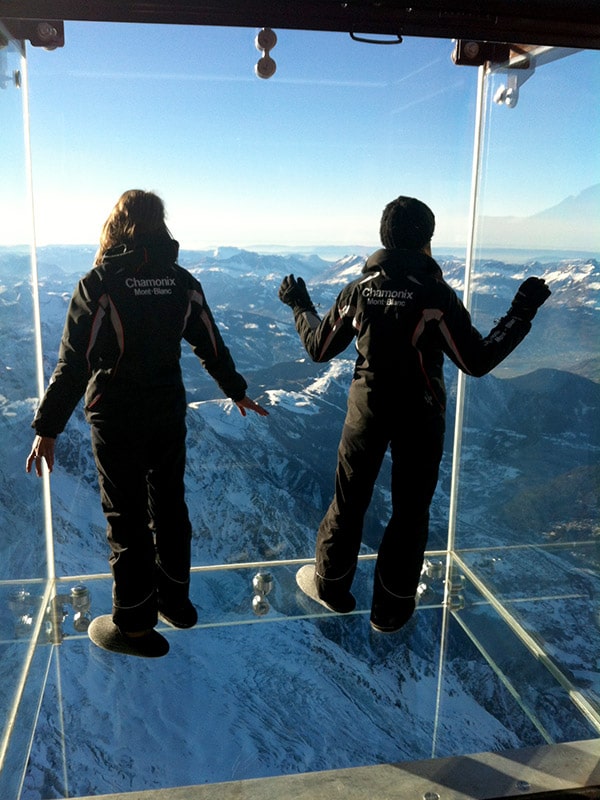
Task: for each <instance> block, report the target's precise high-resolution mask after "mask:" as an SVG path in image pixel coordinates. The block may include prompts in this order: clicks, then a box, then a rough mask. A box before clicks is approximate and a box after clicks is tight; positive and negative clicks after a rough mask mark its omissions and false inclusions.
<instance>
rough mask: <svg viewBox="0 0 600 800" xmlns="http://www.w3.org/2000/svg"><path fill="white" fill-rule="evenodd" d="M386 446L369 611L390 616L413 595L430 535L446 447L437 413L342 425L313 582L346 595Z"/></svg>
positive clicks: (329, 594)
mask: <svg viewBox="0 0 600 800" xmlns="http://www.w3.org/2000/svg"><path fill="white" fill-rule="evenodd" d="M388 446H389V447H390V449H391V456H392V468H391V497H392V514H391V517H390V519H389V522H388V524H387V527H386V528H385V530H384V532H383V536H382V538H381V542H380V545H379V549H378V553H377V560H376V564H375V579H374V585H373V610H375V609H377V613H378V614H382V613H383V614H389V615H394V613H396V612H397V611H400V610H401V608H402V599H406V598H408V597H414V596H415V594H416V591H417V586H418V584H419V578H420V574H421V569H422V566H423V558H424V555H425V548H426V545H427V537H428V534H429V507H430V505H431V500H432V498H433V494H434V491H435V488H436V485H437V480H438V474H439V465H440V461H441V458H442V453H443V446H444V417H443V416H425V415H423V417H422V418H419V416H416V417H414V416H412V415H408V414H406V413H403V412H402V411H401V410H400V409H398V412H397V415H396V416H395V418H394V419H392V420H388V421H387V422H386V423H381V422H380V421H379V420H375V419H374V418H373V417H371V418H370V419H367V420H365V421H364V422H363V424H361V427H360V428H358V427H355V426H353V425H350V424H348V422H346V424H345V425H344V428H343V431H342V436H341V440H340V443H339V447H338V461H337V468H336V475H335V495H334V498H333V500H332V502H331V504H330V506H329V509H328V510H327V513H326V514H325V517H324V518H323V520H322V522H321V524H320V526H319V531H318V535H317V545H316V585H317V590H318V592H319V594H320V595H321V596H322V597H323V598H324V599H326V600H327V599H329V600H330V601H331V602H332V603H333V604H335V602H336V598H343V597H344V596H345V595H347V594H348V592H349V591H350V588H351V586H352V581H353V578H354V574H355V571H356V566H357V560H358V554H359V550H360V545H361V541H362V531H363V521H364V517H365V513H366V511H367V509H368V507H369V503H370V501H371V497H372V494H373V488H374V486H375V481H376V479H377V476H378V474H379V471H380V468H381V464H382V462H383V458H384V456H385V453H386V451H387V448H388Z"/></svg>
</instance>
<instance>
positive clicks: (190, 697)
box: [2, 544, 600, 800]
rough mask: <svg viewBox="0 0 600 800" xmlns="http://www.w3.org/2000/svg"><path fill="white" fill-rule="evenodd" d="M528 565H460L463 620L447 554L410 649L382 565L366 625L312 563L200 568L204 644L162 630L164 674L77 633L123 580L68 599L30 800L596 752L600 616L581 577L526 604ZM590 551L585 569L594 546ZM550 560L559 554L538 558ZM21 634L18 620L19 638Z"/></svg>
mask: <svg viewBox="0 0 600 800" xmlns="http://www.w3.org/2000/svg"><path fill="white" fill-rule="evenodd" d="M519 550H520V549H519V548H515V549H514V550H513V551H511V550H507V549H506V548H503V550H502V557H501V558H500V557H499V556H498V557H497V556H496V554H494V553H493V552H488V551H486V554H485V558H484V557H483V556H482V553H481V551H479V552H478V553H472V554H471V553H465V554H463V556H462V558H461V559H460V560H459V559H457V560H456V562H455V564H454V567H453V573H452V576H451V584H450V606H451V607H452V609H453V610H451V611H446V609H445V608H444V606H443V604H442V600H443V588H444V579H445V575H444V563H443V560H442V559H443V556H439V557H436V556H435V555H434V556H431V558H430V560H429V562H426V563H427V566H428V569H427V570H426V571H425V572H424V574H423V582H422V585H421V587H420V595H421V599H420V604H419V607H418V609H417V612H416V614H415V616H414V617H413V619H412V620H411V621H410V622H409V623H408V625H407V626H406V627H405V628H404V629H403V630H402V631H401V632H400V633H398V634H395V635H392V636H385V635H381V634H376V633H375V632H373V631H372V630H371V628H370V626H369V614H368V598H369V594H370V585H371V575H372V569H373V563H374V562H373V560H372V559H370V558H364V559H361V561H360V564H359V571H358V573H357V578H356V580H355V594H356V596H357V601H358V606H357V611H355V612H354V613H352V614H349V615H345V616H341V615H334V614H331V613H329V612H327V611H326V610H324V609H320V607H318V606H316V605H315V604H313V603H312V602H311V601H310V600H308V599H307V598H305V597H304V595H302V594H301V593H300V591H299V590H298V589H297V587H296V585H295V579H294V576H295V572H296V570H297V568H298V564H299V563H305V562H300V561H299V562H287V563H284V562H279V563H270V564H265V565H257V564H254V565H246V566H243V567H223V568H220V569H219V568H214V567H211V568H206V569H204V568H196V569H195V570H194V572H193V583H192V598H193V600H194V602H195V603H196V605H197V606H198V608H199V610H200V623H199V624H198V626H197V627H196V628H194V629H193V630H188V631H180V630H174V629H171V628H165V627H164V626H162V627H160V628H159V629H160V630H162V631H163V632H164V633H165V635H166V636H167V638H168V639H169V642H170V645H171V650H170V652H169V654H168V655H167V656H166V657H165V658H161V659H156V660H148V659H136V658H131V657H127V656H120V655H115V654H111V653H107V652H104V651H102V650H100V649H98V648H97V647H95V646H94V645H93V644H92V643H91V642H90V641H89V639H88V637H87V634H86V633H85V632H83V631H82V630H79V631H77V630H76V627H79V628H80V629H81V627H84V626H82V624H81V619H82V618H85V616H86V615H87V614H89V615H91V616H96V615H98V614H102V613H108V612H110V607H111V581H110V578H109V577H108V576H86V577H85V580H79V579H77V580H64V581H61V582H59V586H58V588H57V591H58V593H59V594H60V595H61V596H63V599H64V598H67V599H66V601H65V603H64V605H62V604H61V602H59V603H58V604H55V615H54V616H55V620H54V622H55V623H60V622H62V630H63V632H64V638H63V640H62V644H61V645H60V646H52V644H51V641H50V640H51V639H52V636H53V633H52V629H53V625H52V621H50V622H49V623H47V624H46V626H45V628H44V630H42V631H41V637H42V639H43V638H44V637H46V638H47V639H48V646H38V647H37V648H35V655H34V662H33V664H32V670H31V671H33V673H34V674H35V673H36V671H37V672H38V674H40V673H43V674H44V681H43V685H44V689H43V692H42V694H41V697H33V696H32V697H28V693H27V692H25V695H24V703H25V705H27V704H29V705H30V707H31V708H32V710H31V711H30V712H25V713H23V712H20V714H19V719H20V720H29V724H30V725H31V724H32V723H31V720H33V721H34V725H33V727H31V728H30V729H23V728H22V727H21V728H19V725H17V726H16V727H17V730H16V732H15V736H13V739H16V741H17V745H15V746H16V747H18V746H19V744H20V746H21V748H22V749H24V751H25V752H27V751H29V759H28V763H27V765H26V766H25V765H23V767H24V781H23V783H22V790H21V788H19V787H18V786H17V785H16V782H17V781H19V782H20V780H21V778H20V770H15V777H14V780H15V794H14V797H19V798H23V800H50V798H64V797H78V796H85V795H98V794H109V793H117V792H130V791H142V790H147V789H157V788H168V787H176V786H191V785H197V784H206V783H218V782H223V781H239V780H244V779H248V778H260V777H267V776H274V775H292V774H296V773H306V772H313V771H317V770H332V769H340V768H347V767H357V766H368V765H377V764H385V763H394V762H399V761H407V760H419V759H428V758H432V757H435V758H440V757H445V756H454V755H463V754H466V753H475V752H482V751H503V750H508V749H514V748H524V747H533V746H538V745H544V744H554V743H561V742H569V741H580V740H585V739H592V738H596V737H598V735H599V733H600V730H599V728H598V726H597V718H598V714H599V710H600V704H599V702H598V697H599V691H598V688H599V687H598V669H597V668H598V661H597V660H598V653H600V631H599V629H598V625H597V624H591V621H592V620H591V616H590V615H591V614H592V611H591V610H590V609H593V607H592V605H591V604H590V602H589V598H583V597H578V596H577V591H576V587H575V586H574V585H573V581H572V575H571V579H570V580H567V578H568V576H567V575H565V585H564V586H561V585H556V584H554V585H552V586H548V587H547V591H546V592H537V593H536V596H535V597H528V596H526V590H527V581H526V576H523V575H519V573H518V569H519V565H520V564H526V563H527V559H524V558H523V553H522V552H518V551H519ZM576 553H577V557H578V558H583V555H584V554H583V553H582V548H581V544H579V546H578V549H577V551H576ZM536 557H538V558H540V559H552V557H553V555H552V552H551V551H544V552H540V551H539V550H538V551H536ZM573 557H574V558H575V555H574V556H573ZM561 563H562V562H561ZM573 566H574V569H577V568H578V567H577V565H576V564H574V565H573ZM542 571H543V570H538V576H539V574H541V572H542ZM509 574H512V581H511V582H510V585H509V586H507V585H506V581H507V576H508V575H509ZM483 578H485V582H486V583H485V584H484V583H483V582H482V579H483ZM486 584H487V586H486ZM567 584H568V585H567ZM489 586H491V588H492V590H493V591H494V592H495V597H490V596H489V594H488V591H489V590H488V588H487V587H489ZM83 587H84V588H83ZM511 587H512V588H511ZM539 588H540V582H539V580H537V581H536V589H539ZM3 591H5V592H6V593H9V594H10V597H11V599H12V606H11V613H12V624H13V630H14V631H15V633H14V634H13V637H12V640H11V639H10V638H4V641H3V643H2V656H3V661H4V664H5V667H6V668H9V667H10V661H11V659H12V660H14V663H15V665H17V664H18V663H19V660H20V659H22V657H23V655H22V650H23V649H24V648H25V647H26V646H27V640H26V638H25V637H20V636H19V635H18V634H19V625H24V624H26V622H27V616H26V615H25V616H21V617H19V616H18V614H19V610H22V608H23V607H24V606H23V603H24V595H26V594H27V593H26V592H24V589H23V587H21V589H20V591H19V592H15V587H14V586H13V587H8V586H4V588H3ZM29 594H30V596H34V595H35V586H32V587H29ZM567 595H568V602H565V600H566V599H567ZM502 596H504V601H505V604H506V608H507V609H510V612H511V615H510V616H509V615H508V614H507V612H506V610H505V608H504V607H503V606H502V605H500V604H499V603H498V599H497V598H498V597H502ZM19 597H20V598H21V607H20V609H19V603H18V598H19ZM15 598H16V599H15ZM74 598H75V599H76V601H75V603H74ZM30 602H32V601H30ZM88 605H89V608H88ZM3 607H4V608H8V607H9V604H8V603H3ZM74 608H77V609H79V613H80V615H82V617H80V618H79V621H76V620H75V619H74V614H73V612H74ZM63 616H64V620H63ZM8 623H9V620H8V619H7V618H6V617H5V619H4V631H5V633H6V632H7V630H8V628H7V624H8ZM574 629H578V630H579V632H580V636H579V639H581V640H582V641H584V643H585V647H584V646H583V645H581V643H580V645H581V646H580V645H578V648H577V659H576V667H575V665H574V664H570V663H569V647H568V646H567V644H566V642H568V641H571V644H572V641H573V639H572V636H573V630H574ZM560 630H563V631H564V632H565V638H564V642H565V646H564V649H561V637H560V635H559V631H560ZM56 631H57V628H56V627H54V636H55V637H56ZM534 631H535V632H534ZM546 632H548V634H550V632H551V634H552V636H551V637H550V635H549V638H551V639H552V642H553V646H552V648H548V647H546V646H545V644H544V637H545V633H546ZM31 694H33V693H31ZM27 737H29V745H30V746H29V745H28V746H27V747H24V748H23V747H22V746H23V744H24V740H25V739H27ZM19 740H20V742H19ZM19 791H20V794H19V793H18V792H19Z"/></svg>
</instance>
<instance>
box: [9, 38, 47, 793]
mask: <svg viewBox="0 0 600 800" xmlns="http://www.w3.org/2000/svg"><path fill="white" fill-rule="evenodd" d="M21 56H22V54H21V50H20V47H19V45H18V44H17V43H15V42H13V41H11V40H10V38H9V37H8V35H5V31H4V29H3V28H2V26H0V116H1V118H2V137H1V141H0V159H1V163H2V181H1V183H0V207H1V208H2V225H1V230H2V238H1V239H0V370H1V373H2V379H1V383H0V426H1V432H0V464H1V468H0V661H1V663H2V680H1V681H0V719H1V720H2V723H1V726H0V795H1V796H2V797H7V798H8V797H17V796H18V787H19V785H20V782H21V777H22V772H23V770H24V768H25V764H26V759H27V753H28V748H29V743H30V740H31V736H32V731H33V729H34V727H35V722H36V713H37V708H38V705H39V699H40V694H41V692H42V691H43V680H44V675H45V670H46V668H47V656H48V651H49V648H44V647H41V648H34V643H35V641H36V640H37V637H38V634H39V631H40V626H41V624H42V623H41V616H42V615H43V611H44V600H43V598H44V597H45V588H46V587H45V579H46V573H47V564H46V546H45V533H44V507H43V501H42V492H41V484H38V483H36V482H35V481H32V480H31V478H30V476H27V475H26V474H25V469H24V466H25V457H26V455H27V453H28V452H29V447H30V445H31V440H32V434H31V430H30V428H29V425H28V422H29V419H30V417H31V414H32V412H33V409H34V407H35V402H36V401H35V397H36V394H37V386H36V360H35V341H34V320H33V302H32V291H31V278H30V275H31V231H32V221H31V213H30V203H29V194H28V178H27V174H28V173H27V158H28V153H27V151H26V137H25V131H24V119H25V115H24V107H25V100H24V94H25V90H26V86H25V77H24V73H25V72H26V70H25V62H24V60H23V59H22V57H21Z"/></svg>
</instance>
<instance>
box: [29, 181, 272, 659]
mask: <svg viewBox="0 0 600 800" xmlns="http://www.w3.org/2000/svg"><path fill="white" fill-rule="evenodd" d="M178 250H179V245H178V243H177V242H176V241H175V240H174V239H173V238H172V237H171V235H170V233H169V230H168V228H167V226H166V223H165V211H164V205H163V202H162V200H161V199H160V198H159V197H158V196H157V195H155V194H153V193H152V192H145V191H141V190H131V191H128V192H125V193H124V194H123V195H122V196H121V197H120V199H119V200H118V202H117V204H116V205H115V207H114V208H113V210H112V212H111V213H110V215H109V217H108V219H107V220H106V222H105V224H104V227H103V229H102V234H101V239H100V248H99V250H98V253H97V255H96V259H95V266H94V268H93V269H92V270H91V271H90V272H88V273H87V275H85V277H83V278H82V279H81V280H80V281H79V284H78V286H77V288H76V289H75V292H74V294H73V296H72V298H71V302H70V306H69V310H68V313H67V318H66V322H65V327H64V332H63V336H62V341H61V345H60V351H59V357H58V364H57V366H56V368H55V370H54V373H53V375H52V377H51V379H50V383H49V385H48V388H47V390H46V392H45V394H44V397H43V399H42V401H41V404H40V406H39V409H38V411H37V413H36V415H35V418H34V420H33V423H32V427H33V428H34V429H35V432H36V436H35V438H34V441H33V446H32V449H31V452H30V454H29V456H28V458H27V462H26V470H27V472H30V471H31V469H32V467H33V466H34V465H35V471H36V474H37V475H38V476H40V475H41V474H42V463H43V461H45V462H46V464H47V466H48V469H49V470H50V472H51V471H52V468H53V465H54V445H55V439H56V437H57V436H58V435H59V434H60V433H61V431H62V430H63V429H64V427H65V425H66V423H67V421H68V419H69V417H70V416H71V414H72V412H73V410H74V408H75V406H76V405H77V403H78V402H79V401H80V399H81V397H82V396H83V395H84V394H85V414H86V418H87V420H88V422H89V423H90V425H91V436H92V447H93V452H94V458H95V461H96V466H97V470H98V478H99V484H100V494H101V501H102V509H103V511H104V514H105V516H106V520H107V536H108V542H109V545H110V550H111V554H110V559H109V561H110V566H111V571H112V576H113V581H114V589H113V610H112V614H111V615H104V616H101V617H97V618H96V619H94V620H92V623H91V625H90V628H89V635H90V637H91V638H92V640H93V641H94V642H95V643H96V644H98V645H100V646H101V647H104V648H105V649H109V650H116V651H119V652H125V653H130V654H133V655H141V656H160V655H164V654H165V653H166V652H167V651H168V642H167V640H166V639H165V638H164V637H163V636H162V635H161V634H159V633H158V632H157V631H155V630H154V627H155V625H156V623H157V621H158V617H160V618H161V619H162V620H163V621H165V622H167V623H169V624H171V625H173V626H175V627H178V628H190V627H192V626H193V625H195V624H196V622H197V619H198V614H197V611H196V608H195V607H194V605H193V604H192V602H191V601H190V599H189V581H190V558H191V535H192V531H191V524H190V520H189V515H188V509H187V505H186V501H185V496H184V471H185V457H186V444H185V437H186V425H185V415H186V405H187V404H186V396H185V388H184V385H183V381H182V375H181V366H180V357H181V340H182V339H185V340H186V341H187V342H189V344H190V345H191V347H192V350H193V352H194V353H195V354H196V355H197V356H198V358H199V359H200V361H201V363H202V365H203V366H204V367H205V368H206V370H207V371H208V372H209V374H210V375H211V376H212V377H213V378H214V379H215V381H216V382H217V384H218V385H219V387H220V388H221V390H222V391H223V393H224V394H225V395H226V396H228V397H230V398H231V399H232V400H233V402H234V403H235V404H236V405H237V407H238V408H239V410H240V412H241V413H242V415H244V416H245V415H246V411H247V410H250V411H254V412H256V413H257V414H259V415H261V416H265V415H266V414H267V413H268V412H267V411H266V410H265V409H263V408H262V407H261V406H259V405H258V404H257V403H255V402H254V401H253V400H251V399H250V398H249V397H247V395H246V389H247V384H246V381H245V380H244V378H243V377H242V376H241V375H240V374H239V373H238V372H237V371H236V368H235V364H234V362H233V359H232V357H231V354H230V352H229V350H228V348H227V347H226V346H225V344H224V342H223V339H222V337H221V334H220V332H219V329H218V327H217V326H216V324H215V321H214V319H213V316H212V313H211V311H210V308H209V306H208V304H207V302H206V298H205V296H204V291H203V289H202V286H201V285H200V283H199V282H198V281H197V280H196V278H194V277H193V276H192V275H191V274H190V273H189V272H188V271H187V270H185V269H183V268H182V267H180V266H179V265H178V264H177V256H178Z"/></svg>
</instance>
